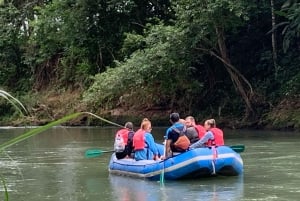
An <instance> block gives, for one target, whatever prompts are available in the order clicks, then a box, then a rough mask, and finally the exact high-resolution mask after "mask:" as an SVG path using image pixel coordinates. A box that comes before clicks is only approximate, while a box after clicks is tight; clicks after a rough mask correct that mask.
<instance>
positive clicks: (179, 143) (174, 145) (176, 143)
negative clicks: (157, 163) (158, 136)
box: [162, 113, 190, 159]
mask: <svg viewBox="0 0 300 201" xmlns="http://www.w3.org/2000/svg"><path fill="white" fill-rule="evenodd" d="M170 122H171V123H172V126H171V127H169V128H168V129H167V130H166V134H165V139H166V141H165V155H164V157H163V158H162V159H166V158H168V157H170V156H172V153H173V152H185V151H186V150H187V149H188V147H189V145H190V141H189V139H188V138H187V137H186V135H185V134H186V127H185V125H184V124H183V123H182V122H181V121H180V116H179V114H178V113H172V114H170Z"/></svg>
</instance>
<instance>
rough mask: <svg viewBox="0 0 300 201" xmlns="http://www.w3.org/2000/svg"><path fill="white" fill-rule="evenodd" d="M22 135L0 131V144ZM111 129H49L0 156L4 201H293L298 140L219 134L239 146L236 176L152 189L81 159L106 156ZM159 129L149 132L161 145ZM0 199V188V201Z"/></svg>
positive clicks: (292, 135)
mask: <svg viewBox="0 0 300 201" xmlns="http://www.w3.org/2000/svg"><path fill="white" fill-rule="evenodd" d="M27 130H29V129H27V128H0V144H1V143H3V142H5V141H7V140H9V139H12V138H13V137H15V136H18V135H20V134H22V133H24V132H25V131H27ZM115 131H116V128H100V127H83V128H78V127H76V128H66V127H56V128H52V129H50V130H48V131H46V132H44V133H41V134H39V135H37V136H34V137H31V138H29V139H27V140H25V141H23V142H20V143H18V144H16V145H14V146H12V147H10V148H8V149H7V150H6V151H5V152H2V153H0V154H1V160H0V176H1V177H2V178H3V179H4V180H5V182H6V186H7V188H8V193H9V200H12V201H29V200H30V201H44V200H51V201H58V200H64V201H95V200H101V201H105V200H107V201H150V200H151V201H152V200H153V201H155V200H165V201H177V200H178V201H181V200H188V201H190V200H202V201H203V200H204V201H206V200H207V201H223V200H236V201H240V200H243V201H250V200H251V201H252V200H253V201H254V200H272V201H273V200H280V201H281V200H299V197H300V188H299V186H300V171H299V167H300V151H299V140H300V133H296V132H274V131H260V130H255V131H247V130H226V131H225V142H226V144H228V145H234V144H244V145H245V146H246V149H245V151H244V152H243V153H241V156H242V158H243V160H244V174H243V175H242V176H238V177H213V178H205V179H199V180H184V181H166V182H165V186H164V187H161V186H160V184H159V183H158V182H155V181H148V180H141V179H133V178H127V177H125V178H124V177H120V176H114V175H110V174H109V173H108V162H109V159H110V154H109V153H106V154H103V155H101V156H100V157H97V158H85V157H84V152H85V150H87V149H91V148H101V149H102V150H111V149H112V144H113V136H114V132H115ZM164 131H165V128H161V127H160V128H154V130H153V133H155V135H154V137H155V139H156V140H157V141H158V142H159V141H162V140H163V137H162V136H163V134H164ZM2 197H4V189H3V186H2V185H0V200H2Z"/></svg>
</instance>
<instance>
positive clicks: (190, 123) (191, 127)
mask: <svg viewBox="0 0 300 201" xmlns="http://www.w3.org/2000/svg"><path fill="white" fill-rule="evenodd" d="M195 125H196V123H195V119H194V117H192V116H188V117H186V118H185V126H186V136H187V137H188V138H189V140H190V142H191V144H193V143H195V142H197V141H198V140H199V139H200V138H199V134H198V131H197V129H196V127H195Z"/></svg>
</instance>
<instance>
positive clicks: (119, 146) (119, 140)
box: [114, 135, 125, 153]
mask: <svg viewBox="0 0 300 201" xmlns="http://www.w3.org/2000/svg"><path fill="white" fill-rule="evenodd" d="M114 151H115V152H116V153H120V152H124V151H125V142H124V139H123V137H122V136H121V135H117V136H116V138H115V143H114Z"/></svg>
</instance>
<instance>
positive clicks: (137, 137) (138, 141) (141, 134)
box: [133, 129, 146, 151]
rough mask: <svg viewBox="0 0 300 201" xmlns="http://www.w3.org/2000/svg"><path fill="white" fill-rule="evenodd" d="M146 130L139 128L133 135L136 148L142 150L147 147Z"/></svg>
mask: <svg viewBox="0 0 300 201" xmlns="http://www.w3.org/2000/svg"><path fill="white" fill-rule="evenodd" d="M145 133H146V131H145V130H142V129H139V130H138V131H137V132H136V133H135V134H134V136H133V147H134V150H135V151H136V150H141V149H144V148H145V143H146V142H145Z"/></svg>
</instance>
